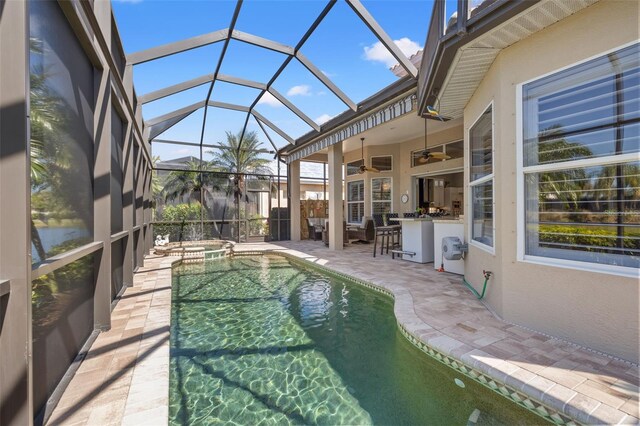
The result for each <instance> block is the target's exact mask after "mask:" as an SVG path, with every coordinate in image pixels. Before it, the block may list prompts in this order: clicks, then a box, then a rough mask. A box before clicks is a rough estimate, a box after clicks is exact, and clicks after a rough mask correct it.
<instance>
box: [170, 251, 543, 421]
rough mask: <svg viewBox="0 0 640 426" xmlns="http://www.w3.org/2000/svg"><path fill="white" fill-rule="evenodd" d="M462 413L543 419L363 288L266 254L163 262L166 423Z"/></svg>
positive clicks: (433, 417)
mask: <svg viewBox="0 0 640 426" xmlns="http://www.w3.org/2000/svg"><path fill="white" fill-rule="evenodd" d="M455 378H458V379H461V380H462V381H463V382H464V383H465V385H466V386H465V388H464V389H462V388H460V387H459V386H457V385H456V384H455V383H454V379H455ZM476 410H478V411H476ZM474 412H476V415H477V413H478V412H479V413H480V416H479V417H478V421H477V423H478V424H519V423H520V424H532V423H541V422H543V420H542V419H541V418H539V417H537V416H534V415H533V414H530V413H529V412H527V411H526V410H524V409H522V408H520V407H518V406H516V405H514V404H513V403H510V402H509V401H507V400H506V399H504V398H502V397H500V396H498V395H496V394H494V393H493V392H491V391H490V390H487V389H486V388H484V387H482V386H481V385H479V384H477V383H475V382H473V381H471V380H470V379H468V378H466V377H463V376H460V375H459V374H458V373H456V372H455V371H453V370H451V369H449V368H447V367H445V366H442V365H440V364H438V363H437V362H436V361H434V360H432V359H430V358H429V357H428V356H427V355H426V354H424V353H422V352H421V351H420V350H418V349H417V348H415V347H414V346H413V345H411V344H410V343H409V342H408V341H407V340H406V339H405V338H404V337H403V336H402V335H401V334H400V332H399V330H398V327H397V325H396V321H395V317H394V315H393V302H392V301H391V300H390V299H389V298H388V297H386V296H383V295H381V294H378V293H376V292H374V291H372V290H369V289H366V288H363V287H361V286H358V285H356V284H350V283H346V282H343V281H340V280H336V279H333V278H329V277H327V276H324V275H321V274H318V273H317V272H313V271H309V270H306V269H301V268H299V267H297V266H294V265H292V264H291V263H290V262H289V261H288V260H287V259H285V258H282V257H277V256H262V257H239V258H234V259H228V258H226V259H221V260H215V261H209V262H205V263H204V264H201V265H188V266H181V267H179V268H177V269H176V270H175V271H174V278H173V304H172V324H171V384H170V418H171V422H172V424H207V423H216V422H223V423H236V424H394V425H395V424H412V425H416V424H421V425H422V424H467V422H468V420H469V418H470V416H472V414H473V413H474Z"/></svg>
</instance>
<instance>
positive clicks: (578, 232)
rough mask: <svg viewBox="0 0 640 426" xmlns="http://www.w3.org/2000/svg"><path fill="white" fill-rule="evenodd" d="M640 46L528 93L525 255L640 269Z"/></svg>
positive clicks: (526, 88)
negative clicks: (639, 156)
mask: <svg viewBox="0 0 640 426" xmlns="http://www.w3.org/2000/svg"><path fill="white" fill-rule="evenodd" d="M639 46H640V45H638V44H635V45H633V46H630V47H627V48H625V49H622V50H619V51H616V52H613V53H610V54H608V55H606V56H602V57H600V58H597V59H594V60H591V61H588V62H585V63H583V64H581V65H578V66H574V67H572V68H569V69H566V70H563V71H561V72H558V73H555V74H553V75H550V76H548V77H544V78H542V79H539V80H536V81H534V82H531V83H528V84H525V85H524V86H523V91H522V100H523V103H522V108H523V109H522V112H523V120H522V122H523V133H522V135H523V143H522V166H523V179H522V182H523V186H524V188H522V186H521V190H523V193H524V218H523V219H522V220H524V234H525V243H524V254H525V255H528V256H540V257H547V258H554V259H561V261H564V262H566V261H579V262H590V263H595V264H605V265H614V266H623V267H632V268H638V267H640V196H639V195H638V193H639V192H638V191H639V190H640V162H639V161H638V152H640V97H639V96H638V88H639V87H640V59H639V58H640V48H639Z"/></svg>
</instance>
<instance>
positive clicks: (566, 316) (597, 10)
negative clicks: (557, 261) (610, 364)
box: [464, 0, 640, 363]
mask: <svg viewBox="0 0 640 426" xmlns="http://www.w3.org/2000/svg"><path fill="white" fill-rule="evenodd" d="M639 12H640V11H639V3H638V2H635V1H614V0H603V1H601V2H598V3H596V4H595V5H593V6H590V7H588V8H586V9H584V10H582V11H581V12H579V13H576V14H574V15H572V16H570V17H568V18H566V19H564V20H562V21H560V22H558V23H556V24H554V25H552V26H550V27H548V28H546V29H545V30H543V31H540V32H539V33H536V34H534V35H532V36H530V37H528V38H526V39H524V40H522V41H520V42H518V43H516V44H514V45H512V46H510V47H508V48H506V49H505V50H503V51H502V52H501V53H500V54H499V55H498V57H497V58H496V60H495V62H494V63H493V64H492V66H491V68H490V69H489V71H488V72H487V73H486V75H485V78H484V79H483V81H482V82H481V84H480V86H479V87H478V89H477V90H476V91H475V93H474V95H473V96H472V98H471V99H470V101H469V103H468V104H467V106H466V107H465V110H464V135H465V158H468V157H469V140H468V131H469V128H470V127H471V125H472V124H473V123H474V121H475V120H476V119H477V118H478V117H479V116H480V114H482V112H483V111H484V110H485V109H486V108H487V106H488V105H489V104H490V103H491V102H493V111H494V135H493V137H494V150H495V152H494V173H495V181H494V182H495V183H494V185H495V187H494V189H495V195H494V203H495V204H494V206H495V211H494V224H495V227H496V239H495V253H494V254H491V253H489V252H487V251H484V250H482V249H481V248H478V247H475V246H472V245H471V246H470V251H469V253H468V255H467V257H466V260H465V275H466V277H467V279H468V280H469V281H470V282H472V283H474V284H476V286H478V285H480V284H482V270H483V269H484V270H490V271H492V272H493V273H494V275H493V276H492V277H491V280H490V281H489V285H488V289H487V295H486V297H485V300H486V301H487V303H488V305H489V306H490V308H492V309H493V310H495V312H496V313H497V314H499V315H500V316H501V317H503V318H504V319H505V320H507V321H510V322H513V323H516V324H520V325H523V326H527V327H531V328H533V329H535V330H538V331H541V332H544V333H548V334H551V335H554V336H558V337H561V338H565V339H567V340H571V341H573V342H575V343H578V344H582V345H586V346H588V347H591V348H594V349H597V350H600V351H602V352H605V353H609V354H612V355H614V356H618V357H621V358H624V359H627V360H629V361H633V362H636V363H637V362H638V358H639V357H638V352H639V349H638V347H639V338H638V335H639V329H640V325H639V321H638V316H639V313H638V312H639V283H638V279H637V277H626V276H622V275H614V274H609V273H601V272H589V271H587V270H585V269H586V268H588V265H589V264H585V268H575V269H573V268H571V269H570V268H562V267H557V266H551V265H545V264H534V263H529V262H526V261H519V260H518V257H517V240H518V239H523V238H524V235H519V234H518V232H517V218H518V211H517V197H519V196H521V195H522V194H518V192H517V184H516V181H517V179H516V178H517V173H518V170H517V161H516V150H517V147H516V143H517V142H516V141H517V132H520V131H521V129H519V128H518V124H517V117H516V92H517V90H518V85H519V84H521V83H523V82H526V81H529V80H532V79H536V78H538V77H539V76H542V75H545V74H547V73H552V72H555V71H556V70H559V69H561V68H563V67H567V66H571V65H573V64H575V63H576V62H580V61H584V60H585V59H588V58H591V57H594V56H598V55H600V54H602V53H603V52H606V51H610V50H612V49H615V48H617V47H619V46H622V45H624V44H627V43H630V42H633V41H635V40H637V39H638V16H639ZM595 34H597V35H598V36H597V37H594V35H595ZM468 184H469V168H468V164H467V165H466V167H465V211H466V212H470V210H469V207H470V203H471V200H470V196H469V195H470V192H469V185H468ZM466 217H467V218H470V214H467V215H466ZM470 223H471V221H470V220H469V219H468V220H467V221H466V228H467V235H469V233H468V229H469V226H470ZM623 313H624V314H623Z"/></svg>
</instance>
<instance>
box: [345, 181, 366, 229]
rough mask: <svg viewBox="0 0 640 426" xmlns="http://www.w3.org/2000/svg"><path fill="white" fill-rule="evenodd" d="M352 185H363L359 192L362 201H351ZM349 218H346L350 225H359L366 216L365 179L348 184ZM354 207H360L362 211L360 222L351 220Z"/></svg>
mask: <svg viewBox="0 0 640 426" xmlns="http://www.w3.org/2000/svg"><path fill="white" fill-rule="evenodd" d="M351 185H362V188H361V189H360V190H359V191H358V192H359V193H360V197H359V198H361V199H358V200H351ZM346 190H347V196H346V198H347V218H346V222H347V224H349V225H359V224H361V223H362V217H363V216H364V198H365V197H364V194H365V187H364V179H358V180H352V181H350V182H347V188H346ZM353 206H359V209H361V211H362V216H360V220H359V221H356V222H354V221H352V220H351V209H352V208H353Z"/></svg>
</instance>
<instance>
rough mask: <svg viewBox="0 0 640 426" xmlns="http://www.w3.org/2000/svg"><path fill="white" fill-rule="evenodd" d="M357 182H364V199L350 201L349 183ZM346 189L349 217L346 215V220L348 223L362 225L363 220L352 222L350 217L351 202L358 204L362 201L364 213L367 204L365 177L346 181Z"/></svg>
mask: <svg viewBox="0 0 640 426" xmlns="http://www.w3.org/2000/svg"><path fill="white" fill-rule="evenodd" d="M357 182H362V195H363V198H364V199H363V200H362V201H349V184H350V183H357ZM344 190H345V195H346V196H345V199H346V201H347V212H346V213H347V215H346V216H347V217H346V222H347V225H360V223H361V222H350V221H349V220H350V219H351V218H350V217H349V204H357V203H362V207H363V208H362V210H363V215H364V206H365V205H366V204H365V203H366V201H367V200H366V188H365V180H364V179H356V180H350V181H348V182H346V183H345V185H344Z"/></svg>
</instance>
